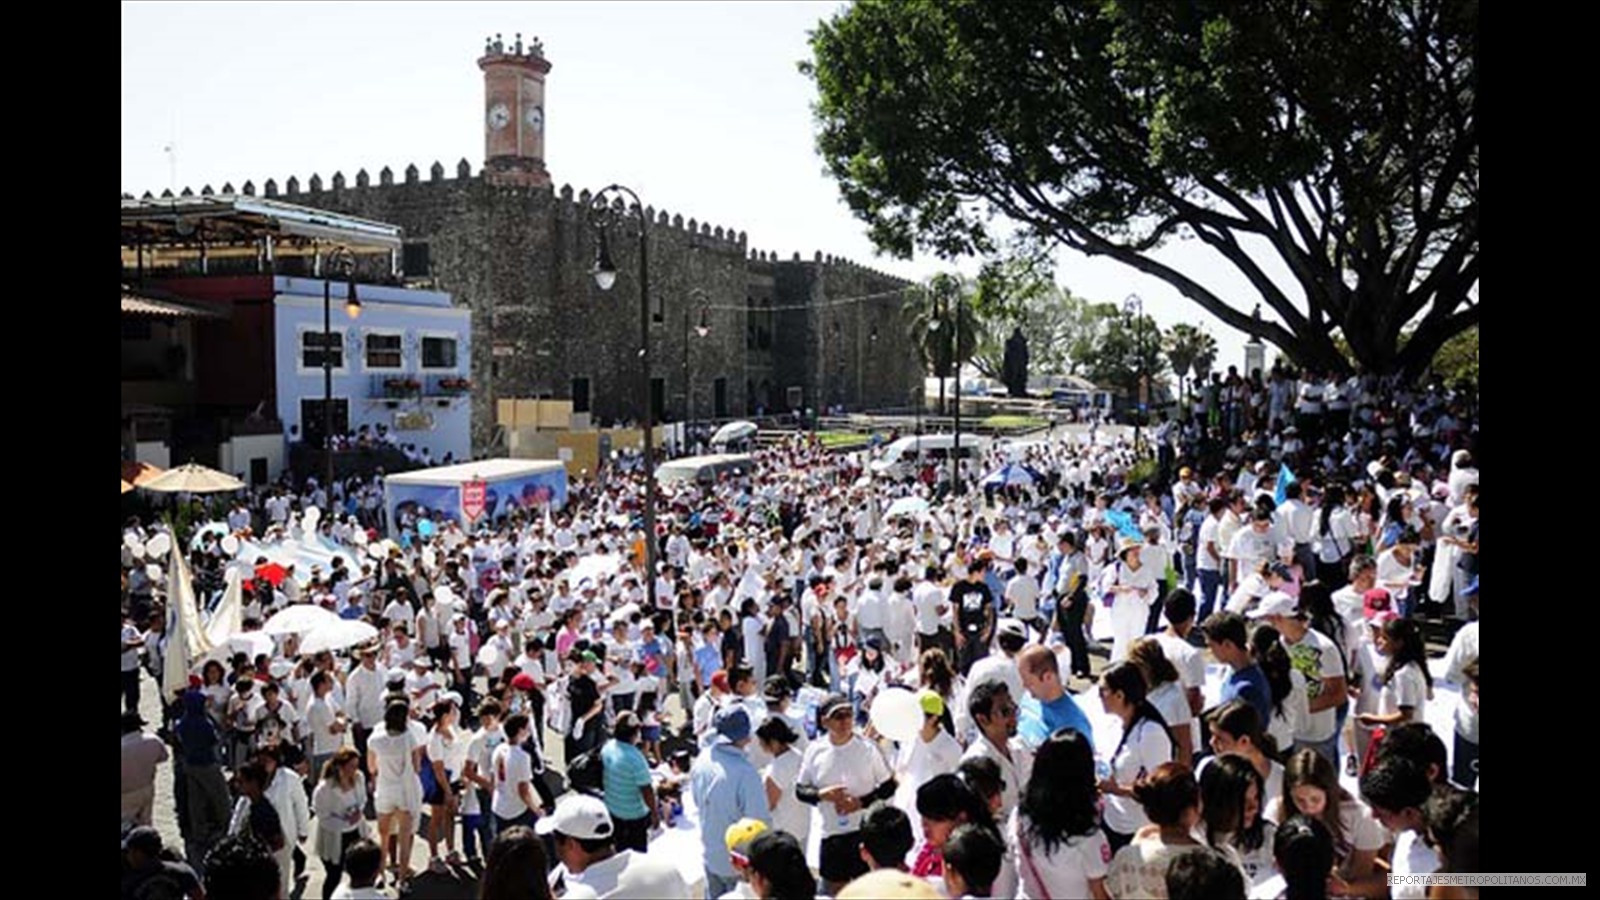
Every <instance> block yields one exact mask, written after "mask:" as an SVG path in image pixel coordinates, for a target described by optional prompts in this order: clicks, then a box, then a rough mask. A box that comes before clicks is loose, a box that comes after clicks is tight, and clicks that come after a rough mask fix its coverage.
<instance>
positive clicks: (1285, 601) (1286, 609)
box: [1250, 591, 1300, 619]
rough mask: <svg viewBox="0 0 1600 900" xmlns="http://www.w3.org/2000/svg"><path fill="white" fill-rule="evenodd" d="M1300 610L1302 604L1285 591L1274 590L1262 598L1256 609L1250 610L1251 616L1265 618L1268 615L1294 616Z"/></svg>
mask: <svg viewBox="0 0 1600 900" xmlns="http://www.w3.org/2000/svg"><path fill="white" fill-rule="evenodd" d="M1299 612H1300V604H1299V603H1297V602H1296V601H1295V599H1294V598H1293V597H1291V596H1289V595H1288V594H1285V593H1284V592H1283V591H1273V592H1272V593H1270V594H1268V595H1266V596H1265V597H1262V598H1261V602H1260V603H1258V604H1257V605H1256V608H1255V609H1252V610H1250V618H1252V619H1265V618H1266V617H1268V616H1293V615H1298V614H1299Z"/></svg>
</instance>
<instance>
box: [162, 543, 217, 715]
mask: <svg viewBox="0 0 1600 900" xmlns="http://www.w3.org/2000/svg"><path fill="white" fill-rule="evenodd" d="M167 608H168V610H170V611H171V613H170V614H169V615H168V617H167V621H168V622H170V623H171V635H172V636H171V638H170V639H169V640H168V642H167V658H166V665H165V666H164V667H163V670H162V673H161V702H162V703H163V705H164V704H166V703H167V702H168V701H170V700H171V699H172V695H173V694H175V693H177V692H178V691H181V690H183V689H184V688H187V687H188V686H189V668H190V666H192V665H193V664H194V661H195V660H197V659H199V658H200V657H202V656H204V655H205V654H207V653H210V652H211V641H210V639H209V638H207V637H206V632H205V629H204V628H202V627H201V625H200V611H199V609H198V608H197V606H196V604H195V600H194V583H193V581H192V580H191V579H190V577H189V562H188V560H186V559H184V558H183V553H182V552H181V551H180V550H179V549H178V542H177V541H173V542H172V559H171V561H170V563H169V564H168V567H167Z"/></svg>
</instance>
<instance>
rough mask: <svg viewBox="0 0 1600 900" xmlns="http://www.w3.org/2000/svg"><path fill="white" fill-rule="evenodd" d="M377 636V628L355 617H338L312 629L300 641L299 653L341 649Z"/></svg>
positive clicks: (363, 642)
mask: <svg viewBox="0 0 1600 900" xmlns="http://www.w3.org/2000/svg"><path fill="white" fill-rule="evenodd" d="M377 636H378V629H376V628H373V627H372V626H371V625H368V624H367V623H365V622H362V621H359V620H357V619H338V620H336V621H333V622H329V623H328V624H326V625H322V626H319V627H317V628H316V629H314V630H312V631H311V632H310V633H309V634H307V635H306V639H305V640H303V641H301V642H300V652H301V653H321V652H322V651H324V650H343V649H345V648H347V647H354V646H355V645H357V644H365V643H366V642H367V641H370V640H372V639H373V638H375V637H377Z"/></svg>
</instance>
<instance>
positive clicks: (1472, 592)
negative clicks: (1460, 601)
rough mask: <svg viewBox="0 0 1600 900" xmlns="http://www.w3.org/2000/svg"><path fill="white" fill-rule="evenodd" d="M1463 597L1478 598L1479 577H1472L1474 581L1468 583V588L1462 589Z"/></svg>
mask: <svg viewBox="0 0 1600 900" xmlns="http://www.w3.org/2000/svg"><path fill="white" fill-rule="evenodd" d="M1461 596H1463V597H1476V596H1478V576H1476V575H1474V576H1472V580H1471V581H1469V582H1467V586H1466V587H1464V588H1462V589H1461Z"/></svg>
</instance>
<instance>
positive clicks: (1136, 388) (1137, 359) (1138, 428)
mask: <svg viewBox="0 0 1600 900" xmlns="http://www.w3.org/2000/svg"><path fill="white" fill-rule="evenodd" d="M1122 311H1123V312H1124V313H1126V314H1127V315H1128V317H1129V318H1130V319H1132V320H1133V403H1134V417H1133V452H1134V453H1136V454H1137V453H1138V452H1139V438H1140V435H1141V434H1142V426H1143V425H1144V404H1143V402H1142V400H1143V396H1142V395H1143V392H1144V321H1143V320H1144V301H1143V300H1141V299H1139V295H1138V294H1129V295H1128V297H1127V299H1125V300H1123V301H1122Z"/></svg>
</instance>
